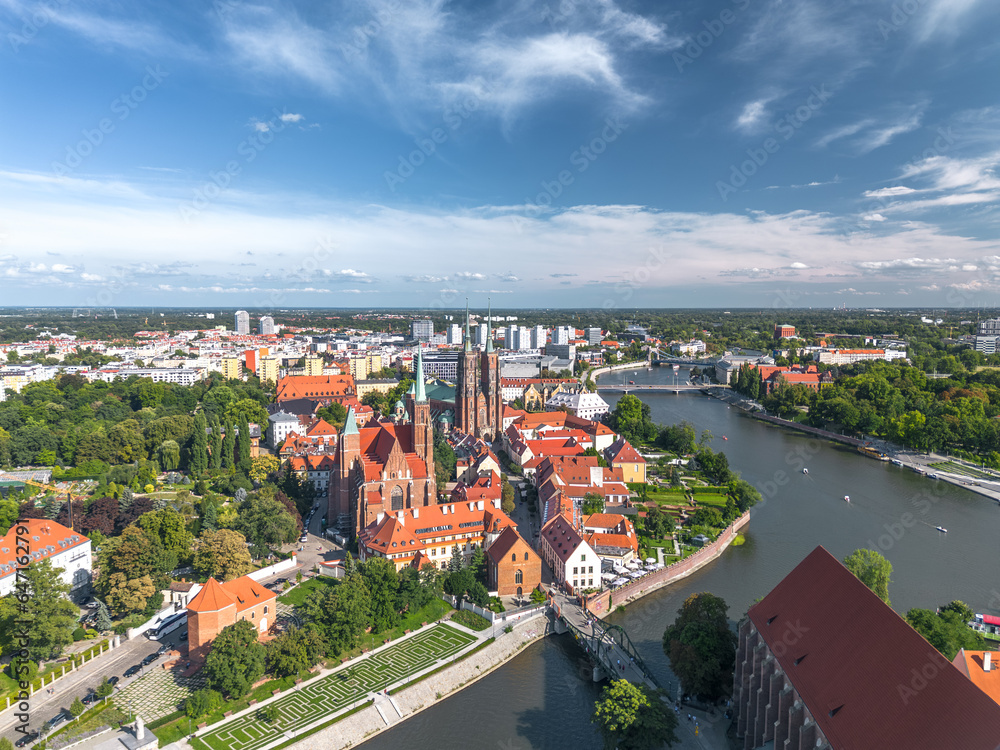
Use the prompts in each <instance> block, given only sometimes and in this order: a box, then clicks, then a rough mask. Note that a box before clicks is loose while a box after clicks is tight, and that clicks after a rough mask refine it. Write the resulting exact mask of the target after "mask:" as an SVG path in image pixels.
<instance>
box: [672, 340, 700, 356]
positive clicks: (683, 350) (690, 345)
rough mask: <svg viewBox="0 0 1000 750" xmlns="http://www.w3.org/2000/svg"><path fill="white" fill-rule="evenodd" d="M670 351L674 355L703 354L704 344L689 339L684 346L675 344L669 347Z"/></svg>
mask: <svg viewBox="0 0 1000 750" xmlns="http://www.w3.org/2000/svg"><path fill="white" fill-rule="evenodd" d="M670 351H672V352H673V353H674V354H682V355H686V356H694V355H696V354H704V353H705V342H704V341H702V340H701V339H691V340H690V341H688V342H687V343H686V344H682V343H679V342H678V343H676V344H671V345H670Z"/></svg>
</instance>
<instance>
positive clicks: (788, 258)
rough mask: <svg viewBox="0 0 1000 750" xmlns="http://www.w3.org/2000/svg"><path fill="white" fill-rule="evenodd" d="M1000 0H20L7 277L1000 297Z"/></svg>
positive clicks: (293, 293)
mask: <svg viewBox="0 0 1000 750" xmlns="http://www.w3.org/2000/svg"><path fill="white" fill-rule="evenodd" d="M998 21H1000V8H997V7H996V6H993V5H991V4H989V3H986V2H982V1H978V2H977V0H963V1H962V2H953V1H948V0H925V1H924V2H917V0H913V2H910V3H906V2H903V3H899V2H889V1H880V2H869V3H863V4H856V5H844V6H836V7H828V5H827V4H824V3H820V2H816V1H814V0H808V1H803V2H799V3H796V4H795V5H794V7H787V6H785V5H783V4H782V3H780V2H777V0H773V1H771V2H759V3H758V2H752V0H735V1H732V2H730V1H727V2H721V1H720V2H711V3H695V2H693V1H692V2H683V3H679V4H675V5H672V6H671V7H670V8H669V9H664V8H661V7H659V6H657V5H656V4H653V3H648V2H643V3H640V2H636V3H629V4H619V3H615V2H613V0H595V1H594V2H583V1H582V0H580V1H577V0H563V1H562V2H552V3H529V2H522V3H517V4H515V5H513V6H509V7H508V6H504V7H500V6H499V5H494V4H490V5H481V4H475V5H473V4H467V3H452V4H444V3H441V2H419V3H409V4H403V3H400V2H398V0H384V1H383V0H373V1H372V2H369V3H367V4H365V5H353V4H335V5H334V6H331V7H330V8H326V9H323V10H319V9H317V8H314V7H311V6H309V5H308V4H301V3H256V4H251V3H242V2H238V1H237V0H218V1H217V2H215V3H214V4H210V5H203V4H195V3H182V4H179V5H178V6H176V7H172V8H170V9H163V8H156V9H154V8H152V7H146V6H141V5H140V6H135V7H125V8H123V7H120V6H118V5H116V4H112V3H108V2H104V1H103V0H91V1H89V2H74V3H72V4H70V3H48V4H46V3H40V2H34V1H33V0H4V2H2V3H0V31H2V32H3V33H2V34H0V55H3V59H4V61H5V63H6V64H7V68H8V70H9V71H10V75H8V76H5V77H4V78H3V80H2V81H0V96H3V97H4V99H5V100H6V101H7V102H8V103H9V110H10V111H11V112H14V111H16V112H17V116H16V117H9V118H6V121H5V123H4V125H3V131H2V132H3V134H4V136H5V141H6V142H7V143H9V144H16V145H17V148H16V149H15V148H8V149H7V150H6V152H5V155H4V156H3V158H0V198H2V200H3V204H4V209H3V210H0V296H2V297H3V298H4V301H5V304H9V305H36V306H37V305H53V304H61V305H71V306H72V305H77V306H94V307H97V306H121V307H129V306H136V305H145V306H150V305H155V306H158V307H205V306H215V305H217V306H222V307H225V308H230V307H232V308H237V307H243V308H246V309H262V308H263V309H274V308H298V307H319V308H336V307H345V308H380V307H389V306H391V307H402V308H409V309H431V310H433V309H449V310H451V309H457V308H460V307H461V306H462V300H463V298H464V297H466V296H471V297H473V298H478V297H486V296H488V295H491V296H492V297H493V299H494V302H495V303H496V305H495V306H496V307H497V308H498V309H499V308H500V307H501V306H502V307H504V308H505V309H517V308H522V307H535V308H538V307H546V308H602V307H603V308H609V309H623V310H627V309H630V308H633V309H634V308H644V307H712V308H719V307H734V308H737V307H780V308H789V307H802V308H806V307H827V306H836V305H841V304H846V305H848V306H851V307H868V306H879V307H929V306H937V307H941V306H955V307H976V306H983V305H987V306H995V305H997V304H1000V297H998V295H997V293H996V291H995V289H996V288H997V282H998V281H1000V239H998V237H1000V235H998V231H997V229H998V226H997V211H996V207H997V202H998V201H1000V177H998V175H997V166H998V164H1000V128H998V127H997V126H998V125H1000V105H998V103H997V100H996V95H995V92H994V86H993V85H992V80H991V76H990V73H991V72H992V71H993V70H994V69H995V67H996V65H995V64H996V58H997V55H998V53H1000V46H998V45H997V44H996V41H995V37H996V31H997V29H998V23H997V22H998ZM67 70H71V71H72V72H73V74H72V75H67Z"/></svg>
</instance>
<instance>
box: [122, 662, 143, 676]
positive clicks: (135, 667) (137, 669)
mask: <svg viewBox="0 0 1000 750" xmlns="http://www.w3.org/2000/svg"><path fill="white" fill-rule="evenodd" d="M141 671H142V665H141V664H133V665H132V666H131V667H129V668H128V669H126V670H125V676H126V677H131V676H132V675H136V674H139V672H141Z"/></svg>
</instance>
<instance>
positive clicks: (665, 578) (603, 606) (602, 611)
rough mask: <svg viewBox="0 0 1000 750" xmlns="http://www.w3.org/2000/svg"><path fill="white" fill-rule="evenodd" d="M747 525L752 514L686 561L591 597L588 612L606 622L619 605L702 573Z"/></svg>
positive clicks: (724, 530)
mask: <svg viewBox="0 0 1000 750" xmlns="http://www.w3.org/2000/svg"><path fill="white" fill-rule="evenodd" d="M748 523H750V513H749V511H748V512H746V513H744V514H743V515H742V516H740V517H739V518H737V519H736V520H735V521H733V522H732V523H731V524H729V526H727V527H726V528H725V529H723V531H722V532H721V533H720V534H719V537H718V539H716V540H715V541H714V542H712V543H711V544H708V545H705V546H704V547H702V548H701V549H700V550H698V551H697V552H695V553H694V554H692V555H689V556H688V557H685V558H684V559H683V560H678V561H677V562H675V563H672V564H670V565H668V566H667V567H665V568H661V569H660V570H657V571H654V572H652V573H650V574H648V575H646V576H643V577H642V578H640V579H638V580H636V581H633V582H632V583H627V584H625V585H624V586H619V587H618V588H617V589H614V590H613V591H603V592H601V593H600V594H597V595H595V596H593V597H591V598H590V599H588V600H587V604H586V609H587V610H588V611H589V612H591V613H592V614H595V615H597V617H599V618H601V619H603V618H604V617H606V616H607V615H608V614H609V613H610V612H612V611H614V610H615V608H617V607H618V606H620V605H624V604H627V603H629V602H634V601H635V600H637V599H640V598H642V597H644V596H646V595H648V594H651V593H653V592H654V591H658V590H659V589H662V588H663V587H665V586H669V585H670V584H672V583H676V582H677V581H679V580H681V579H682V578H687V577H688V576H689V575H691V574H692V573H694V572H695V571H697V570H701V569H702V568H704V567H705V566H706V565H708V564H709V563H710V562H713V561H715V560H717V559H718V558H719V556H720V555H721V554H722V553H723V552H725V551H726V548H728V547H729V545H730V544H732V542H733V540H734V539H735V538H736V537H737V535H738V534H739V532H740V531H742V530H743V529H744V528H746V526H747V524H748Z"/></svg>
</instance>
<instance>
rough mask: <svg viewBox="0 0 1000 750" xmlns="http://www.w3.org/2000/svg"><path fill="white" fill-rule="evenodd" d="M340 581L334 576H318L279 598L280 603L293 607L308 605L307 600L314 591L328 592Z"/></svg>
mask: <svg viewBox="0 0 1000 750" xmlns="http://www.w3.org/2000/svg"><path fill="white" fill-rule="evenodd" d="M337 584H338V581H337V579H336V578H333V577H332V576H316V577H315V578H310V579H309V580H308V581H303V582H302V583H300V584H299V585H298V586H295V587H294V588H293V589H292V590H291V591H289V592H288V593H287V594H283V595H282V596H279V597H278V601H279V602H281V603H282V604H289V605H291V606H293V607H301V606H302V605H303V604H305V603H306V599H308V598H309V595H310V594H312V592H313V591H317V590H323V591H326V590H327V589H328V588H330V587H332V586H336V585H337Z"/></svg>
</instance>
